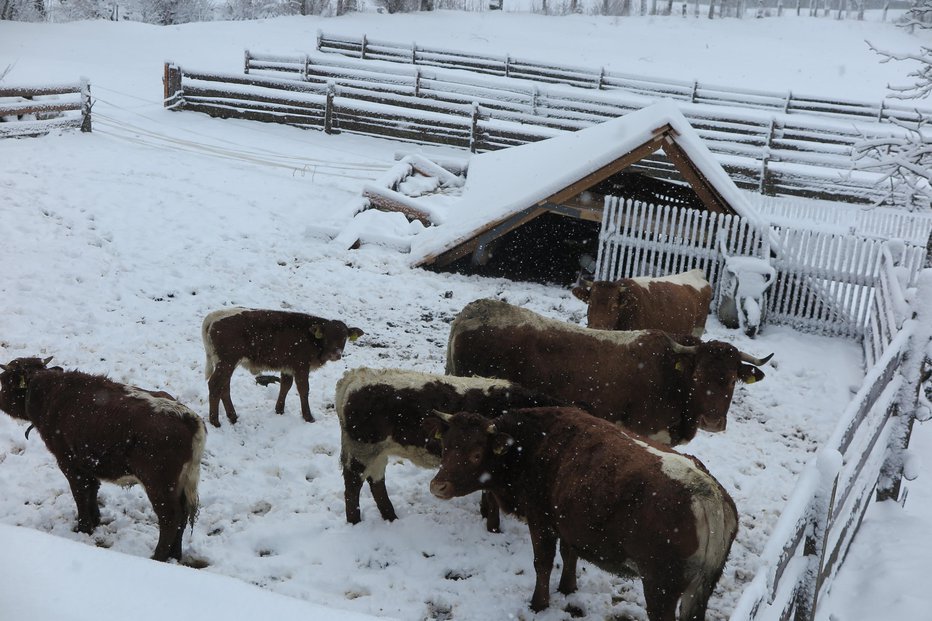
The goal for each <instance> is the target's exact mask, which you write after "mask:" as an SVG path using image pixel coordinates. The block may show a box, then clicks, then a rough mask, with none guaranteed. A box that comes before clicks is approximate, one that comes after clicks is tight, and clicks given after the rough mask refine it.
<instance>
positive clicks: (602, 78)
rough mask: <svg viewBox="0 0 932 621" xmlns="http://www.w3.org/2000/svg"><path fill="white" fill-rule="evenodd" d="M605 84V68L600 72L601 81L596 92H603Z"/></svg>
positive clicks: (597, 84) (596, 86)
mask: <svg viewBox="0 0 932 621" xmlns="http://www.w3.org/2000/svg"><path fill="white" fill-rule="evenodd" d="M604 84H605V67H602V69H601V70H600V71H599V81H598V82H597V83H596V85H595V88H596V90H598V91H600V90H602V88H603V87H604Z"/></svg>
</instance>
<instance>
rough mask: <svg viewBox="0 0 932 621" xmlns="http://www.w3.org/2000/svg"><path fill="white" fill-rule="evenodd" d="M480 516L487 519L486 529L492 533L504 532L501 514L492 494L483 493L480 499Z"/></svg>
mask: <svg viewBox="0 0 932 621" xmlns="http://www.w3.org/2000/svg"><path fill="white" fill-rule="evenodd" d="M479 515H481V516H482V517H484V518H485V529H486V530H487V531H489V532H490V533H500V532H502V520H501V512H500V511H499V508H498V501H497V500H495V496H494V495H492V492H486V491H483V492H482V495H481V496H480V497H479Z"/></svg>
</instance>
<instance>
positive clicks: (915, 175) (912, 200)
mask: <svg viewBox="0 0 932 621" xmlns="http://www.w3.org/2000/svg"><path fill="white" fill-rule="evenodd" d="M930 19H932V0H918V2H917V3H916V4H915V5H914V6H913V8H912V9H911V10H910V12H909V14H908V19H907V21H906V22H905V25H907V26H909V27H917V26H918V27H920V28H932V22H930V21H929V20H930ZM868 45H869V46H870V48H871V49H872V50H873V51H874V52H876V53H877V54H879V55H880V56H881V57H882V60H881V62H890V61H911V62H916V63H918V68H916V69H914V70H913V71H911V72H910V73H909V74H908V75H909V77H910V78H911V79H912V80H913V82H912V84H907V85H900V86H890V87H889V89H890V97H892V98H894V99H903V100H917V99H928V97H929V93H930V92H932V48H929V47H925V46H921V47H920V48H919V51H918V52H910V53H903V54H899V53H894V52H888V51H885V50H880V49H877V48H875V47H874V46H873V45H871V44H870V43H868ZM916 116H917V118H918V119H919V120H918V121H917V122H913V123H909V122H906V121H901V120H896V119H890V120H891V122H892V123H894V124H895V125H898V126H900V127H902V128H903V129H904V130H905V131H904V132H903V133H902V134H901V135H899V136H892V137H889V138H879V139H878V138H869V139H865V140H862V141H860V142H859V143H858V144H856V145H855V148H854V169H855V170H867V171H873V172H879V173H881V175H882V178H881V181H882V183H883V184H885V185H886V187H887V188H888V190H889V191H888V192H887V200H888V201H889V202H892V203H893V204H895V205H899V206H903V207H907V208H909V209H929V208H930V206H932V127H930V126H929V119H928V118H925V117H923V116H922V115H921V114H919V112H918V110H917V114H916Z"/></svg>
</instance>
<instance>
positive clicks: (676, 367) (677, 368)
mask: <svg viewBox="0 0 932 621" xmlns="http://www.w3.org/2000/svg"><path fill="white" fill-rule="evenodd" d="M673 368H674V369H676V370H677V371H682V370H683V363H682V362H679V361H677V363H676V364H674V365H673Z"/></svg>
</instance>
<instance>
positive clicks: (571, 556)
mask: <svg viewBox="0 0 932 621" xmlns="http://www.w3.org/2000/svg"><path fill="white" fill-rule="evenodd" d="M560 557H561V558H562V559H563V573H561V574H560V585H559V586H558V587H557V590H558V591H560V593H563V594H564V595H569V594H570V593H575V592H576V561H578V560H579V556H578V555H577V554H576V552H575V551H574V550H573V549H572V548H571V547H570V546H568V545H567V544H566V541H564V540H563V539H561V540H560Z"/></svg>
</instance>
